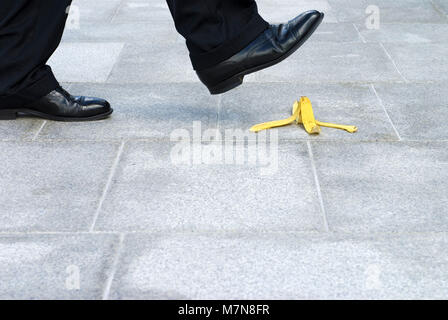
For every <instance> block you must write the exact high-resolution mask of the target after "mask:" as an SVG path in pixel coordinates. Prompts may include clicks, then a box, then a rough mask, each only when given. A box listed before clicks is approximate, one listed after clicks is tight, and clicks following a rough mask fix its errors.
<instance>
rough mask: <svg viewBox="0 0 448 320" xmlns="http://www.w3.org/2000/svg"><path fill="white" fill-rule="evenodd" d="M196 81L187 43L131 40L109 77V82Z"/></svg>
mask: <svg viewBox="0 0 448 320" xmlns="http://www.w3.org/2000/svg"><path fill="white" fill-rule="evenodd" d="M197 81H198V77H197V76H196V72H195V71H194V70H193V67H192V65H191V62H190V58H189V54H188V50H187V48H186V46H185V44H184V43H176V44H162V43H161V44H154V43H142V44H137V43H128V44H126V46H125V48H124V49H123V53H122V55H121V56H120V59H119V61H118V62H117V63H116V65H115V67H114V69H113V70H112V73H111V75H110V77H109V79H108V82H110V83H162V82H170V83H173V82H176V83H177V82H197Z"/></svg>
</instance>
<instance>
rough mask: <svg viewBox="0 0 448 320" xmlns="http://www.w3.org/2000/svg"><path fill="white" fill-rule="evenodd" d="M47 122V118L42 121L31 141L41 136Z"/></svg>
mask: <svg viewBox="0 0 448 320" xmlns="http://www.w3.org/2000/svg"><path fill="white" fill-rule="evenodd" d="M46 124H47V120H44V122H42V124H41V126H40V128H39V129H38V130H37V131H36V133H35V134H34V136H33V139H31V141H36V139H37V137H38V136H39V134H40V133H41V132H42V130H43V128H44V127H45V125H46Z"/></svg>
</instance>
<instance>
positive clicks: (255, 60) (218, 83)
mask: <svg viewBox="0 0 448 320" xmlns="http://www.w3.org/2000/svg"><path fill="white" fill-rule="evenodd" d="M323 18H324V14H323V13H321V12H319V11H315V10H312V11H307V12H304V13H302V14H301V15H299V16H298V17H296V18H295V19H293V20H291V21H289V22H288V23H285V24H278V25H271V26H270V27H269V28H268V29H266V30H265V31H264V32H263V33H262V34H260V35H259V36H258V37H257V38H256V39H255V40H254V41H252V42H251V43H250V44H249V45H248V46H247V47H246V48H244V49H243V50H241V51H240V52H238V53H237V54H235V55H234V56H232V57H230V58H229V59H227V60H225V61H223V62H221V63H219V64H217V65H215V66H213V67H211V68H207V69H204V70H197V71H196V72H197V74H198V76H199V79H200V80H201V81H202V82H203V83H204V84H205V85H206V86H207V88H208V89H209V90H210V93H211V94H220V93H224V92H226V91H229V90H231V89H233V88H235V87H237V86H239V85H241V84H242V83H243V79H244V76H245V75H247V74H250V73H253V72H256V71H259V70H262V69H265V68H268V67H270V66H273V65H275V64H277V63H279V62H281V61H283V60H284V59H286V58H287V57H289V56H290V55H291V54H293V53H294V52H295V51H296V50H297V49H299V48H300V46H301V45H302V44H303V43H305V41H306V40H308V38H309V37H310V36H311V35H312V34H313V32H314V31H315V30H316V29H317V27H318V26H319V25H320V23H321V22H322V20H323Z"/></svg>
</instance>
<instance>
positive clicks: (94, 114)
mask: <svg viewBox="0 0 448 320" xmlns="http://www.w3.org/2000/svg"><path fill="white" fill-rule="evenodd" d="M112 112H113V109H112V108H111V107H110V104H109V102H107V101H106V100H104V99H99V98H91V97H78V96H72V95H71V94H70V93H68V92H67V91H65V90H64V89H63V88H62V87H58V88H56V89H55V90H53V91H51V92H50V93H49V94H47V95H46V96H43V97H42V98H40V99H38V100H36V101H34V102H32V103H30V104H27V105H25V106H22V107H20V108H13V109H5V108H2V109H0V120H14V119H16V118H17V116H18V115H20V114H24V115H32V116H36V117H39V118H44V119H49V120H55V121H93V120H101V119H104V118H107V117H108V116H109V115H110V114H112Z"/></svg>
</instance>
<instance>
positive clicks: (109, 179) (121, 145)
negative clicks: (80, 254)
mask: <svg viewBox="0 0 448 320" xmlns="http://www.w3.org/2000/svg"><path fill="white" fill-rule="evenodd" d="M124 145H125V141H122V142H121V144H120V147H119V149H118V152H117V156H116V157H115V160H114V163H113V165H112V168H111V169H110V173H109V177H108V178H107V182H106V186H105V187H104V190H103V193H102V195H101V198H100V201H99V203H98V207H97V209H96V211H95V216H94V217H93V222H92V225H91V226H90V229H89V231H90V232H92V231H94V228H95V224H96V221H97V220H98V216H99V214H100V212H101V209H102V208H103V203H104V201H105V200H106V196H107V193H108V192H109V189H110V187H111V185H112V180H113V178H114V176H115V172H116V171H117V167H118V163H119V162H120V159H121V155H122V154H123V150H124Z"/></svg>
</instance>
